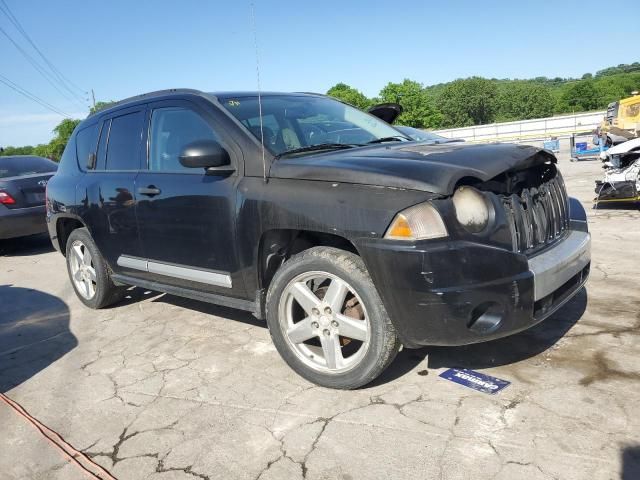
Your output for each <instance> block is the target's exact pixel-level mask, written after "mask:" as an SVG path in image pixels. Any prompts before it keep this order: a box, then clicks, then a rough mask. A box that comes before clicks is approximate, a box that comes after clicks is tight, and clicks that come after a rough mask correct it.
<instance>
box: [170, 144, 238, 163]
mask: <svg viewBox="0 0 640 480" xmlns="http://www.w3.org/2000/svg"><path fill="white" fill-rule="evenodd" d="M180 163H181V164H182V165H184V166H185V167H188V168H215V167H223V166H225V165H229V164H230V163H231V160H230V159H229V153H228V152H227V151H226V150H225V149H224V148H222V146H221V145H220V144H219V143H218V142H216V141H215V140H197V141H195V142H192V143H190V144H188V145H187V146H186V147H184V149H183V150H182V153H180Z"/></svg>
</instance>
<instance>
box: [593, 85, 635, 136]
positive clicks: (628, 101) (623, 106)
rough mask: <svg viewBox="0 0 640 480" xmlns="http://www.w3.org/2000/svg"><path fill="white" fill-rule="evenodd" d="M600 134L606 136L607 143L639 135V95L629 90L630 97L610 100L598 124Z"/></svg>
mask: <svg viewBox="0 0 640 480" xmlns="http://www.w3.org/2000/svg"><path fill="white" fill-rule="evenodd" d="M600 134H601V136H602V138H603V139H605V136H606V144H607V145H609V146H610V145H616V144H618V143H622V142H625V141H627V140H630V139H632V138H637V137H639V136H640V95H638V92H631V97H629V98H623V99H622V100H620V101H618V102H611V103H610V104H609V105H608V107H607V113H606V115H605V117H604V119H603V120H602V124H601V125H600Z"/></svg>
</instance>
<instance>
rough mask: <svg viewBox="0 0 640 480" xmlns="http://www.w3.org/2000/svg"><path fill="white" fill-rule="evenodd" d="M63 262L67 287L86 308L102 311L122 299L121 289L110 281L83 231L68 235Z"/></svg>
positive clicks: (79, 230) (98, 254) (96, 252)
mask: <svg viewBox="0 0 640 480" xmlns="http://www.w3.org/2000/svg"><path fill="white" fill-rule="evenodd" d="M66 260H67V272H68V273H69V279H70V280H71V285H73V289H74V291H75V292H76V295H77V296H78V298H79V299H80V301H81V302H82V303H84V304H85V305H86V306H87V307H89V308H93V309H99V308H104V307H106V306H108V305H111V304H113V303H115V302H117V301H119V300H121V299H122V298H123V297H124V294H125V288H124V287H118V286H116V285H115V284H114V283H113V281H112V280H111V276H110V274H109V269H108V268H107V264H106V262H105V261H104V258H102V255H101V254H100V251H99V250H98V247H97V246H96V244H95V243H94V241H93V239H92V238H91V235H90V234H89V231H88V230H87V229H86V228H78V229H76V230H74V231H73V232H71V234H70V235H69V238H68V239H67V248H66Z"/></svg>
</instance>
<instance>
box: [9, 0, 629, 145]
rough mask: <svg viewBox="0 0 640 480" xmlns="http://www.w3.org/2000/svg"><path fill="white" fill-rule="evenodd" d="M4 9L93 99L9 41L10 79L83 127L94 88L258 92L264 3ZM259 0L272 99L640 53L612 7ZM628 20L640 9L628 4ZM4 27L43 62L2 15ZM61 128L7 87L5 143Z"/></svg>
mask: <svg viewBox="0 0 640 480" xmlns="http://www.w3.org/2000/svg"><path fill="white" fill-rule="evenodd" d="M4 2H5V3H6V5H8V7H9V8H10V10H11V12H13V14H14V15H15V17H16V18H17V19H18V21H19V22H20V23H21V25H22V27H23V28H24V30H25V31H26V32H27V33H28V34H29V36H30V37H31V39H32V40H33V42H34V43H35V44H36V46H38V47H39V49H40V51H41V52H42V53H43V54H44V55H45V57H46V58H47V59H48V61H49V62H51V63H52V64H53V65H54V66H55V67H56V68H57V69H58V71H59V72H60V73H61V74H62V75H64V77H66V78H67V79H69V80H70V81H71V82H73V84H74V85H75V86H77V87H79V89H76V87H70V89H71V90H73V91H74V93H75V94H76V95H78V96H79V97H81V99H76V100H71V99H73V98H75V97H74V96H72V95H71V94H70V93H69V92H67V91H66V90H64V89H63V88H61V87H60V86H58V89H56V88H54V86H52V85H51V84H50V83H49V82H48V81H47V80H46V79H45V78H44V77H43V76H42V75H41V74H40V73H38V71H37V70H36V69H35V68H34V67H33V66H32V65H31V64H30V63H29V62H28V60H27V59H25V57H24V56H22V54H21V53H20V52H19V51H18V49H16V48H15V46H14V45H13V44H12V43H11V41H10V40H8V39H7V37H6V36H5V35H3V34H2V33H1V32H0V75H4V77H6V78H7V79H9V80H10V81H11V82H14V83H15V84H17V85H19V86H20V87H22V88H23V89H26V90H27V91H29V92H30V93H32V94H34V95H36V96H38V97H39V98H41V99H43V100H45V101H46V102H48V103H49V104H51V105H52V106H54V107H55V108H56V109H57V110H59V111H61V112H62V113H65V114H67V115H70V116H72V117H74V118H84V117H85V116H86V114H87V110H88V105H89V100H88V99H89V98H90V93H89V94H85V93H83V92H90V91H91V89H93V90H94V91H95V96H96V100H118V99H122V98H126V97H129V96H132V95H137V94H141V93H145V92H149V91H153V90H159V89H164V88H174V87H188V88H196V89H200V90H204V91H221V90H255V89H256V87H257V78H256V47H255V43H254V30H253V27H252V25H253V23H252V15H251V11H252V9H251V4H252V2H251V1H245V0H233V1H227V0H209V1H205V0H202V1H195V0H181V1H175V0H174V1H166V0H155V1H151V0H149V1H146V0H136V1H131V0H129V1H124V0H110V1H102V2H98V1H94V0H57V1H55V2H52V1H48V0H40V1H35V0H4ZM253 4H254V5H255V8H254V12H255V25H256V29H255V33H256V36H257V44H258V59H259V65H260V82H261V87H262V89H263V90H276V91H313V92H326V91H327V90H328V89H329V88H330V87H331V86H332V85H335V84H336V83H338V82H344V83H347V84H349V85H351V86H353V87H356V88H358V89H359V90H361V91H362V92H363V93H365V94H366V95H368V96H375V95H377V94H378V92H379V91H380V90H381V89H382V87H384V86H385V85H386V84H387V83H388V82H400V81H402V80H403V79H404V78H410V79H412V80H416V81H418V82H421V83H423V84H425V85H431V84H435V83H441V82H447V81H450V80H454V79H456V78H464V77H469V76H473V75H479V76H484V77H488V78H494V77H495V78H529V77H536V76H547V77H557V76H559V77H580V76H582V74H584V73H587V72H591V73H595V71H597V70H599V69H602V68H605V67H609V66H613V65H618V64H620V63H632V62H634V61H638V59H639V58H638V57H640V55H639V54H638V53H637V52H636V51H635V50H634V49H633V48H616V46H617V45H630V43H629V39H631V38H638V34H639V33H640V22H636V21H631V19H630V18H628V20H629V23H628V24H625V26H624V28H612V26H611V25H610V24H608V22H609V21H612V19H615V18H616V17H615V16H614V17H611V16H610V15H608V14H607V15H605V16H604V17H603V8H604V7H603V4H602V2H601V1H592V0H581V1H573V0H571V1H546V0H545V1H530V2H520V1H513V0H511V1H492V0H485V1H482V2H479V1H477V0H457V1H439V2H435V1H430V0H423V1H419V0H404V1H402V2H392V1H389V0H385V1H378V0H349V1H347V0H341V1H334V0H324V1H316V2H309V1H304V0H268V1H267V0H254V2H253ZM2 5H3V4H2V0H0V6H2ZM615 11H616V12H625V11H626V12H636V11H637V4H636V2H635V1H631V0H620V1H618V2H616V4H615ZM623 19H624V17H621V18H620V21H623ZM615 24H616V25H618V20H615ZM0 28H2V29H3V30H4V31H5V32H6V33H7V34H8V35H9V36H10V37H11V38H12V39H13V40H14V41H15V42H16V43H17V44H18V45H20V47H21V48H22V49H23V50H25V51H26V52H27V53H29V55H31V56H32V58H35V59H36V60H39V61H40V63H43V62H42V60H41V58H40V57H39V56H38V54H37V53H36V52H35V51H34V50H33V49H31V46H30V45H29V44H28V43H27V41H26V40H25V39H24V38H23V37H21V36H20V33H19V32H18V31H17V30H16V29H15V28H14V26H13V25H12V24H11V23H10V22H9V19H8V18H7V17H6V16H5V15H4V14H3V13H2V12H0ZM632 43H633V42H632ZM0 78H1V77H0ZM54 84H55V82H54ZM63 93H64V94H66V96H65V95H63ZM69 97H70V98H71V99H70V98H69ZM62 118H63V116H61V115H60V114H58V113H54V112H52V111H50V110H48V109H46V108H45V107H43V106H41V105H39V104H38V103H36V102H34V101H32V100H29V99H27V98H24V97H22V96H21V95H20V94H18V93H16V92H15V91H13V90H11V89H10V88H9V87H7V86H6V85H4V84H2V83H0V146H6V145H14V146H18V145H25V144H37V143H46V142H48V141H49V140H50V139H51V138H52V135H53V134H52V132H51V130H52V129H53V128H54V126H55V125H56V124H57V123H58V122H59V121H60V120H61V119H62Z"/></svg>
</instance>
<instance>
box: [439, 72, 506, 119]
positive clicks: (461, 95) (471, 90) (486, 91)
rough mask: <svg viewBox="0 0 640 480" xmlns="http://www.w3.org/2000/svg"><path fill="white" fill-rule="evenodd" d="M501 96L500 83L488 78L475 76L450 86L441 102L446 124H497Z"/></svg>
mask: <svg viewBox="0 0 640 480" xmlns="http://www.w3.org/2000/svg"><path fill="white" fill-rule="evenodd" d="M497 96H498V92H497V86H496V82H492V81H491V80H487V79H486V78H481V77H471V78H465V79H458V80H455V81H453V82H451V83H449V84H447V86H446V87H445V88H444V89H443V90H442V92H441V93H440V95H439V96H438V99H437V106H438V107H439V109H440V112H442V116H443V120H442V125H443V126H446V127H466V126H469V125H481V124H484V123H490V122H492V121H494V119H495V115H496V110H497Z"/></svg>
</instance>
